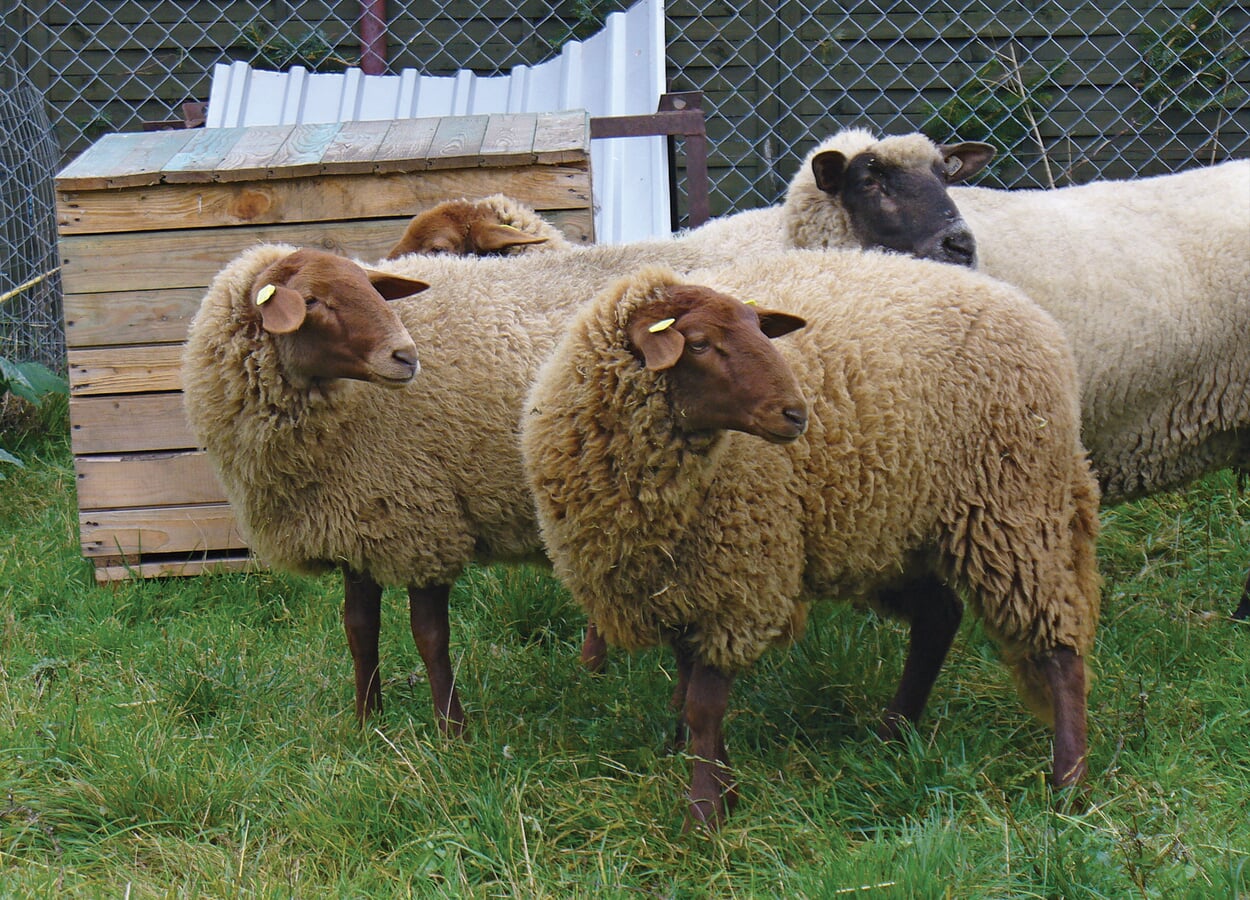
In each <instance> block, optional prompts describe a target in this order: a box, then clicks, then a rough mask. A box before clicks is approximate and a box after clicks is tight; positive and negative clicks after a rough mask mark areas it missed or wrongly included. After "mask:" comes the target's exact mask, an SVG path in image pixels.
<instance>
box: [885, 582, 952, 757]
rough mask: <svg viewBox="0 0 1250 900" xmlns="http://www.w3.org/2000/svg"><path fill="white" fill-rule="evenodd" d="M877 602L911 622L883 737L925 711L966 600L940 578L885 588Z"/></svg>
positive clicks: (890, 736) (892, 736) (892, 737)
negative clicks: (908, 637) (899, 677)
mask: <svg viewBox="0 0 1250 900" xmlns="http://www.w3.org/2000/svg"><path fill="white" fill-rule="evenodd" d="M877 602H878V603H879V604H880V605H881V606H882V607H883V608H885V609H886V610H888V611H890V612H891V613H894V614H896V615H899V616H902V617H903V618H905V619H907V620H908V622H909V623H910V624H911V635H910V641H909V644H908V648H907V661H906V662H905V663H904V664H903V677H902V678H901V679H899V683H898V690H896V691H895V692H894V699H893V700H891V701H890V705H889V707H888V708H887V709H886V712H885V718H884V720H883V721H882V723H881V726H880V728H879V729H878V733H879V734H880V735H881V737H883V738H885V739H886V740H895V739H897V738H898V737H899V735H900V734H901V733H902V726H903V722H905V721H906V722H911V723H912V724H915V723H916V722H917V721H918V720H919V719H920V715H921V713H923V712H924V708H925V704H926V703H928V702H929V694H930V693H931V692H932V691H933V684H934V682H936V681H937V677H938V673H939V672H940V671H941V670H942V665H943V663H945V662H946V654H947V652H949V650H950V648H951V644H952V643H953V642H954V640H955V635H956V634H958V633H959V623H960V621H961V620H962V618H963V604H961V603H960V602H959V597H957V596H956V594H955V592H954V591H953V590H951V589H950V588H949V587H947V586H946V585H944V584H942V582H940V581H938V580H937V579H936V578H931V579H930V578H926V579H923V580H920V581H915V582H912V583H910V584H908V585H905V586H904V587H902V588H899V589H896V590H888V591H882V592H881V594H880V595H879V596H878V597H877Z"/></svg>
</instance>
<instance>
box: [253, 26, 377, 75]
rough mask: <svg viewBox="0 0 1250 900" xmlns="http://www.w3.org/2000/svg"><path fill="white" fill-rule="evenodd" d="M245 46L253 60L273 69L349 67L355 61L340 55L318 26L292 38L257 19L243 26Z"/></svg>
mask: <svg viewBox="0 0 1250 900" xmlns="http://www.w3.org/2000/svg"><path fill="white" fill-rule="evenodd" d="M242 40H243V44H244V46H246V47H248V48H250V49H251V51H252V53H253V58H252V62H255V63H260V64H262V65H265V66H268V67H269V68H272V69H287V68H290V67H291V66H305V67H306V68H309V69H320V70H322V71H324V70H325V69H327V68H332V67H334V66H338V67H342V68H346V67H348V66H354V65H356V64H357V63H356V61H354V60H350V59H345V58H344V57H342V56H339V55H338V53H337V52H336V51H335V47H334V44H332V43H331V42H330V41H329V40H328V39H327V38H326V36H325V35H324V34H322V33H321V31H320V30H318V29H312V30H310V31H308V32H307V33H305V34H303V35H301V36H298V37H289V36H288V35H285V34H283V33H282V32H281V31H277V30H271V29H270V28H268V27H267V26H262V25H259V24H257V23H255V22H253V23H251V24H250V25H248V26H246V27H245V28H244V29H243V34H242Z"/></svg>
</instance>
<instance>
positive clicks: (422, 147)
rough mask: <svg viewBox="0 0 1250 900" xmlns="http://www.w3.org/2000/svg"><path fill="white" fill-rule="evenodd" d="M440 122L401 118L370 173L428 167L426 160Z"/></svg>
mask: <svg viewBox="0 0 1250 900" xmlns="http://www.w3.org/2000/svg"><path fill="white" fill-rule="evenodd" d="M438 123H439V120H438V119H433V118H427V119H398V120H396V121H394V122H392V123H391V127H390V128H389V129H388V130H387V132H386V139H385V140H384V141H383V142H382V146H381V148H379V151H378V155H377V156H375V157H374V158H373V161H372V163H370V165H369V168H368V170H367V171H371V172H378V173H382V172H411V171H414V170H420V169H426V168H429V165H428V163H426V161H425V159H426V157H427V156H428V155H429V152H430V144H431V143H432V142H433V141H434V132H435V131H436V130H437V129H438Z"/></svg>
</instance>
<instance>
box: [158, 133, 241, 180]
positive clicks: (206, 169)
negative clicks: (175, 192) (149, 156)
mask: <svg viewBox="0 0 1250 900" xmlns="http://www.w3.org/2000/svg"><path fill="white" fill-rule="evenodd" d="M190 131H191V134H192V138H191V140H190V141H189V142H187V144H186V145H185V146H184V147H183V148H182V149H181V150H180V151H179V152H177V153H175V154H174V155H173V156H172V157H171V158H170V160H169V162H167V163H166V164H165V168H164V171H163V172H162V173H161V174H162V177H163V179H164V181H165V182H166V183H167V184H176V183H179V182H205V181H212V180H213V178H214V175H213V173H214V172H215V171H216V170H217V168H218V167H219V166H220V165H221V161H222V160H223V159H225V158H226V156H227V155H229V153H230V151H231V150H232V149H234V145H235V144H237V143H238V142H239V141H240V140H241V139H242V137H243V135H244V133H245V132H246V131H247V129H246V128H243V127H237V128H193V129H190Z"/></svg>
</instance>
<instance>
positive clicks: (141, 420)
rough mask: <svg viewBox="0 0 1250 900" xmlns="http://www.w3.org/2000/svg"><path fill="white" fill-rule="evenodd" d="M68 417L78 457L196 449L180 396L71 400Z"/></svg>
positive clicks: (87, 397) (129, 396) (144, 395)
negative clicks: (89, 454)
mask: <svg viewBox="0 0 1250 900" xmlns="http://www.w3.org/2000/svg"><path fill="white" fill-rule="evenodd" d="M69 417H70V423H71V424H70V441H71V444H72V446H73V448H74V453H75V455H77V456H82V455H83V454H87V453H133V452H150V451H153V450H192V449H195V448H196V440H195V437H194V436H193V435H192V434H191V429H190V427H189V426H188V425H187V415H186V412H185V411H184V410H183V407H182V394H181V393H167V394H123V395H119V396H99V397H91V396H78V397H71V398H70V401H69Z"/></svg>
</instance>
